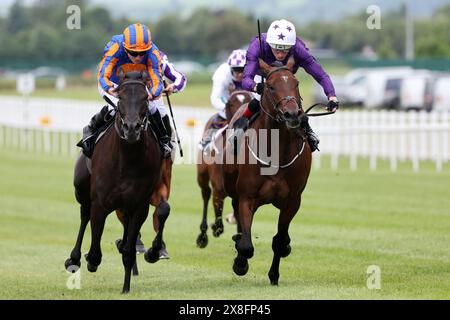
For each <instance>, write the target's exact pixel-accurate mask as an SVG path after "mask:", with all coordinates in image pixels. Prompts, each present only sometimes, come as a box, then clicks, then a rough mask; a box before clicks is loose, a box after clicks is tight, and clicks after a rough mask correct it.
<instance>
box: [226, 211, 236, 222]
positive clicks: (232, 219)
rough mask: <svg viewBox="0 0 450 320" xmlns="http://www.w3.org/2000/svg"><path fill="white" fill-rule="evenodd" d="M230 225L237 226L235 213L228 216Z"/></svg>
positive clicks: (227, 219)
mask: <svg viewBox="0 0 450 320" xmlns="http://www.w3.org/2000/svg"><path fill="white" fill-rule="evenodd" d="M225 220H226V221H227V222H228V223H229V224H236V223H237V222H236V218H235V217H234V213H233V212H232V213H230V214H229V215H227V218H226V219H225Z"/></svg>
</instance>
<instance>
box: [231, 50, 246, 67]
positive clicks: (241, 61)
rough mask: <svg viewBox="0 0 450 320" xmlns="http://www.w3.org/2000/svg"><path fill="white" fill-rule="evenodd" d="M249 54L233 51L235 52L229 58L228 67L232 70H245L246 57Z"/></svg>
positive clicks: (243, 51)
mask: <svg viewBox="0 0 450 320" xmlns="http://www.w3.org/2000/svg"><path fill="white" fill-rule="evenodd" d="M246 54H247V51H245V50H241V49H237V50H233V52H232V53H231V54H230V56H229V57H228V61H227V63H228V65H229V66H230V67H231V68H243V67H244V66H245V55H246Z"/></svg>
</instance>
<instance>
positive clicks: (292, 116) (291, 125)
mask: <svg viewBox="0 0 450 320" xmlns="http://www.w3.org/2000/svg"><path fill="white" fill-rule="evenodd" d="M283 118H284V122H285V123H286V127H287V128H288V130H295V129H298V128H299V127H300V124H301V121H300V115H299V113H298V112H285V113H284V114H283Z"/></svg>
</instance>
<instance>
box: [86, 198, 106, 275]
mask: <svg viewBox="0 0 450 320" xmlns="http://www.w3.org/2000/svg"><path fill="white" fill-rule="evenodd" d="M107 215H108V212H107V211H106V210H105V209H104V208H103V207H101V206H100V205H99V204H98V203H97V202H92V204H91V233H92V239H91V247H90V249H89V252H88V254H87V255H86V261H87V268H88V270H89V271H90V272H95V271H97V267H98V266H99V265H100V263H101V261H102V250H101V246H100V242H101V239H102V234H103V229H104V227H105V220H106V216H107Z"/></svg>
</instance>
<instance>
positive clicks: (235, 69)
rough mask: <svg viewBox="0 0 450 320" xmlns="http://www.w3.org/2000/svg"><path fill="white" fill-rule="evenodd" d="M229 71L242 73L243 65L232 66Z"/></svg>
mask: <svg viewBox="0 0 450 320" xmlns="http://www.w3.org/2000/svg"><path fill="white" fill-rule="evenodd" d="M231 71H233V72H237V73H242V72H244V67H232V68H231Z"/></svg>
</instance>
